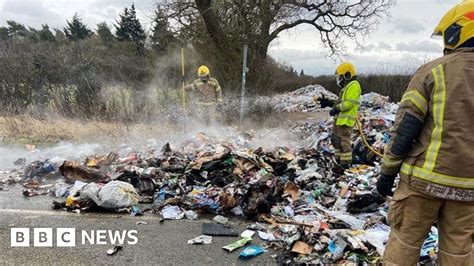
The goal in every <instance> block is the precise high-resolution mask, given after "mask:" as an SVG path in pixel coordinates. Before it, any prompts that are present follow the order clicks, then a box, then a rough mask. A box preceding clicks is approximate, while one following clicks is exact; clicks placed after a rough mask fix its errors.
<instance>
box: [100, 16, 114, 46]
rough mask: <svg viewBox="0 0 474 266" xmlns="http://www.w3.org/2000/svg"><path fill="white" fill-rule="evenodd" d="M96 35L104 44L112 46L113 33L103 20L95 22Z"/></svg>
mask: <svg viewBox="0 0 474 266" xmlns="http://www.w3.org/2000/svg"><path fill="white" fill-rule="evenodd" d="M97 35H98V36H99V38H100V40H101V41H102V43H103V44H104V45H106V46H109V47H110V46H112V43H113V41H114V35H113V34H112V32H111V31H110V28H109V26H108V25H107V23H106V22H105V21H104V22H102V23H99V24H97Z"/></svg>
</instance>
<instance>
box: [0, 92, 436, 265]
mask: <svg viewBox="0 0 474 266" xmlns="http://www.w3.org/2000/svg"><path fill="white" fill-rule="evenodd" d="M323 91H325V90H324V89H323V90H321V87H319V86H312V87H311V86H309V87H305V88H303V89H301V90H300V92H298V93H296V92H295V93H294V95H296V98H299V97H300V96H301V98H304V97H306V96H304V95H306V93H307V94H308V95H311V96H310V97H312V96H313V95H314V94H317V93H322V95H325V92H323ZM326 94H327V93H326ZM326 96H327V97H333V96H331V95H326ZM326 96H325V97H326ZM289 98H291V97H289ZM363 99H364V100H363V101H362V106H361V122H362V127H363V131H364V134H366V135H367V136H368V139H369V141H370V143H371V144H372V145H373V146H374V147H375V148H379V149H380V150H383V147H384V145H385V144H386V143H387V142H388V134H387V131H388V128H389V127H390V126H391V125H392V124H393V121H394V114H395V112H396V110H397V105H396V104H392V103H389V102H388V99H383V100H380V98H379V97H377V95H375V96H374V95H372V96H367V95H364V96H363ZM311 101H312V102H313V103H314V101H313V100H312V99H311ZM288 102H292V103H295V102H296V101H292V100H291V99H289V100H288ZM303 105H304V104H303ZM303 105H301V106H303ZM288 106H289V105H288ZM292 108H296V109H298V108H299V107H298V106H297V107H291V108H286V109H285V108H283V109H285V110H293V109H292ZM305 108H306V107H305ZM283 109H282V110H283ZM331 125H332V120H331V119H329V120H327V121H321V122H319V123H313V124H311V123H304V124H300V125H296V126H294V127H292V128H291V130H292V131H293V132H306V133H307V135H308V139H307V146H306V147H299V148H288V147H279V148H275V149H271V150H266V149H263V148H256V149H255V148H252V147H251V145H250V143H252V138H254V137H255V136H254V135H252V134H247V133H243V134H241V135H239V136H236V137H234V138H231V139H220V138H219V137H217V136H208V135H206V134H204V133H200V134H197V135H195V136H190V137H188V138H187V139H186V140H185V141H183V142H182V143H181V144H179V145H176V147H172V145H170V144H168V143H167V144H165V145H164V146H163V147H161V148H159V149H158V148H157V147H156V146H151V145H149V146H146V147H144V148H143V149H141V150H140V151H137V150H134V149H131V148H127V147H125V148H122V149H119V150H117V151H114V152H111V153H109V154H106V155H94V156H89V157H87V158H85V159H84V160H83V161H70V160H59V159H53V160H46V161H35V162H32V163H28V164H26V165H25V167H23V168H22V170H19V171H16V172H10V173H9V174H5V173H3V174H2V175H0V178H1V177H3V179H5V182H15V181H19V182H21V183H22V184H23V186H24V187H25V190H24V192H23V194H24V195H25V196H28V197H31V196H36V195H44V194H50V195H53V196H55V197H57V198H58V199H57V200H55V201H53V208H54V209H61V210H67V211H74V212H78V213H80V212H84V211H92V210H94V211H101V210H106V211H115V212H126V213H130V215H132V216H139V215H159V216H161V217H162V219H164V220H179V219H191V220H194V219H198V218H199V217H200V216H202V215H203V214H214V215H216V216H215V217H214V219H212V221H211V222H209V223H204V224H203V234H202V235H200V236H197V237H196V238H193V239H190V240H189V241H188V244H210V243H212V237H215V236H234V237H239V240H238V241H236V242H234V243H230V244H229V245H226V246H224V247H223V249H224V250H226V251H227V252H233V251H235V250H237V249H239V248H241V247H246V248H245V249H243V250H242V251H241V252H240V254H239V258H243V259H245V258H250V257H254V256H258V255H260V254H262V253H263V252H265V251H267V250H275V255H273V256H274V258H275V259H276V260H277V262H278V263H281V264H293V263H308V264H330V263H378V262H380V259H381V257H382V255H383V252H384V244H385V243H386V241H387V240H388V235H389V226H388V225H387V222H386V219H385V217H386V214H387V210H388V203H387V202H386V201H385V199H383V198H381V197H380V196H378V195H377V194H376V193H373V189H374V187H375V183H376V181H377V176H378V172H379V168H380V164H379V162H378V161H379V158H376V157H375V156H374V155H373V154H370V152H368V151H367V149H366V148H365V147H364V146H363V145H362V144H361V142H360V136H358V135H357V134H354V145H355V149H354V150H355V152H354V161H355V162H356V163H357V165H355V166H354V167H353V168H351V169H348V170H347V171H346V172H345V174H343V175H338V174H335V173H334V172H333V169H334V168H335V160H334V158H333V156H332V154H333V147H332V145H331V143H330V134H331V131H332V129H331ZM7 175H9V176H8V177H7ZM0 180H1V179H0ZM9 180H10V181H9ZM235 216H236V217H242V218H244V219H245V220H246V221H248V222H249V224H248V226H247V229H246V230H245V231H243V232H240V231H239V230H238V227H237V226H235V225H233V223H232V222H230V221H229V219H228V218H227V217H235ZM257 237H258V238H259V239H261V240H262V241H264V244H263V245H261V246H258V245H251V246H248V245H249V244H250V243H251V242H252V240H253V239H255V238H257ZM436 241H437V232H435V231H433V232H432V233H431V234H430V236H429V239H427V242H426V243H425V244H426V245H425V246H424V248H423V250H422V253H423V255H424V257H423V258H425V259H428V260H431V259H433V257H434V256H435V253H436V252H435V249H436V248H437V242H436Z"/></svg>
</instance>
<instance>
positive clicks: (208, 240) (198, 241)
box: [188, 235, 212, 245]
mask: <svg viewBox="0 0 474 266" xmlns="http://www.w3.org/2000/svg"><path fill="white" fill-rule="evenodd" d="M188 244H189V245H209V244H212V236H206V235H200V236H198V237H195V238H193V239H190V240H188Z"/></svg>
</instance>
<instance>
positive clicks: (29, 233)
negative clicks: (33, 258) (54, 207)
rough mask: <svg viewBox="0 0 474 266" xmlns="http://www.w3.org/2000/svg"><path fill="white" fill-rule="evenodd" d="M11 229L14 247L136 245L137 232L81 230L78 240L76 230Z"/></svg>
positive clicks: (11, 242) (11, 244)
mask: <svg viewBox="0 0 474 266" xmlns="http://www.w3.org/2000/svg"><path fill="white" fill-rule="evenodd" d="M32 229H33V230H30V228H11V230H10V246H12V247H30V246H33V247H53V245H54V244H55V246H56V247H75V246H76V244H77V243H78V241H80V242H79V243H80V244H81V245H107V244H111V245H124V244H128V245H135V244H137V243H138V231H137V230H89V231H88V230H81V231H78V233H79V237H78V238H76V236H77V235H76V229H75V228H56V229H55V230H53V228H32ZM76 240H77V241H76Z"/></svg>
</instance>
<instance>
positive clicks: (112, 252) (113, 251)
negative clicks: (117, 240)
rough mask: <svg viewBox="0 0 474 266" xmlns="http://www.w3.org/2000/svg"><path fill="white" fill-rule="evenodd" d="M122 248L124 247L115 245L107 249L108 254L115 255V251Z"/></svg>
mask: <svg viewBox="0 0 474 266" xmlns="http://www.w3.org/2000/svg"><path fill="white" fill-rule="evenodd" d="M122 249H123V247H122V246H115V247H113V248H110V249H108V250H107V255H109V256H113V255H115V253H117V252H118V251H119V250H122Z"/></svg>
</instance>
